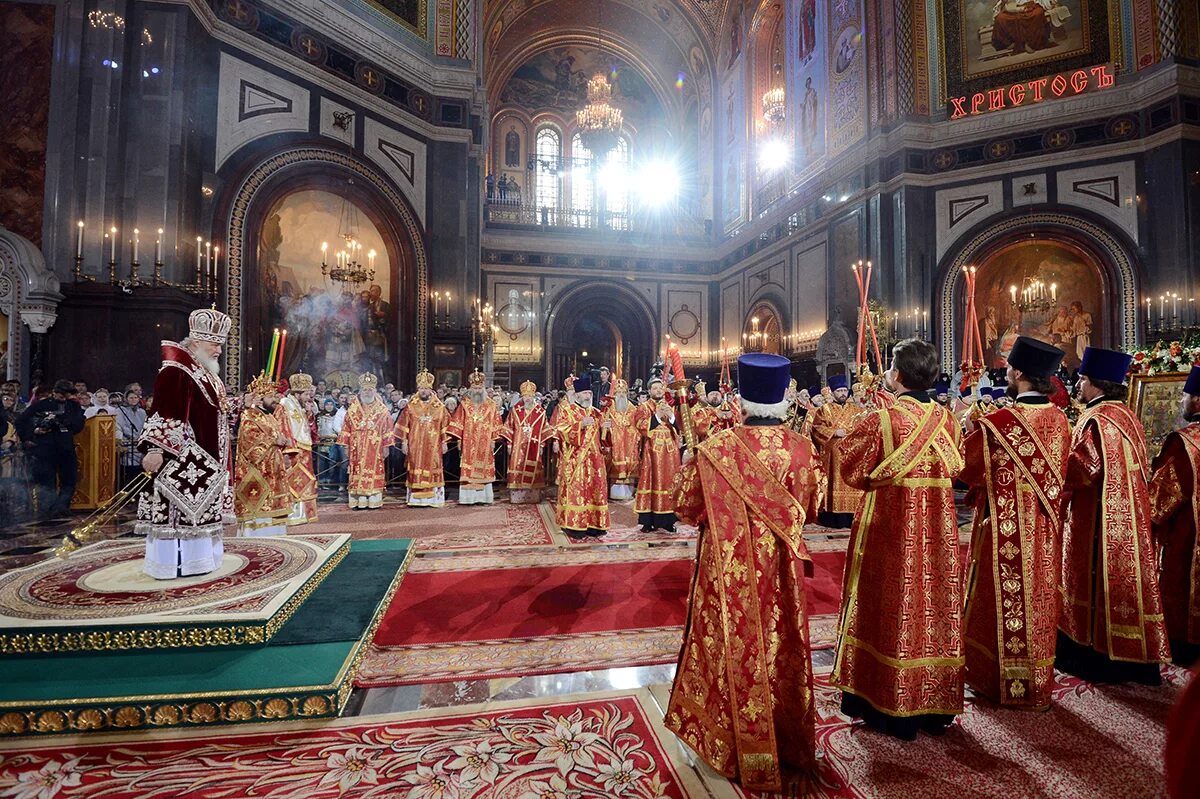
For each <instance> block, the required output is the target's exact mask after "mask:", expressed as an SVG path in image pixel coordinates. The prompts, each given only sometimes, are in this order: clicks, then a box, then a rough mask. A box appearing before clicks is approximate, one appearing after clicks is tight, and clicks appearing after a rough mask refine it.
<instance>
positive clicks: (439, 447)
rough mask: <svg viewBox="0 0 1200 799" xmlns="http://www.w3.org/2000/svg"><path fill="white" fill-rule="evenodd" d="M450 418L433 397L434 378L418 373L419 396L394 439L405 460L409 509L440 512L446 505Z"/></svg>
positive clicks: (399, 423) (412, 401)
mask: <svg viewBox="0 0 1200 799" xmlns="http://www.w3.org/2000/svg"><path fill="white" fill-rule="evenodd" d="M449 423H450V414H449V412H447V410H446V406H445V405H444V404H442V401H441V400H440V399H438V396H437V394H434V393H433V375H432V374H431V373H430V372H429V371H427V370H425V369H422V370H421V371H420V372H418V373H417V394H416V396H414V397H413V398H412V399H410V400H409V402H408V405H407V406H406V407H405V408H404V412H403V413H401V414H400V418H398V419H397V420H396V427H395V438H396V441H397V442H398V443H399V444H400V449H401V450H402V451H403V452H404V454H405V456H406V464H407V467H408V495H407V503H408V507H410V508H441V507H444V506H445V504H446V473H445V470H444V469H443V468H442V456H443V455H445V454H446V452H447V450H448V449H449V447H448V445H447V440H446V426H447V425H448V424H449Z"/></svg>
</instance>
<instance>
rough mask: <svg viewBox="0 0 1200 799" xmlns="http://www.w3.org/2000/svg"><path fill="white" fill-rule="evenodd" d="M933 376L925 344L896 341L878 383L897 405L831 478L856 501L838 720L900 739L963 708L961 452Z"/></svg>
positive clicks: (934, 729)
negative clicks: (957, 495)
mask: <svg viewBox="0 0 1200 799" xmlns="http://www.w3.org/2000/svg"><path fill="white" fill-rule="evenodd" d="M937 376H938V355H937V350H935V349H934V347H933V345H932V344H930V343H929V342H927V341H921V340H917V339H906V340H904V341H901V342H900V343H899V344H897V345H896V348H895V351H894V354H893V356H892V367H891V369H889V370H888V371H887V373H886V374H885V376H884V378H885V380H886V381H887V383H888V384H889V386H891V387H892V388H893V389H895V390H896V392H897V393H898V394H899V398H898V399H897V400H896V402H895V403H894V404H893V405H892V406H891V407H890V408H880V409H878V410H875V411H871V412H869V413H867V414H866V416H864V418H863V419H862V421H860V422H859V424H858V425H857V426H856V427H855V428H854V429H853V430H852V431H851V432H850V434H849V435H848V436H846V438H845V439H843V441H842V443H841V469H842V471H841V478H842V479H843V480H844V481H845V483H846V485H847V486H849V487H850V488H852V489H855V490H858V491H863V492H864V494H863V501H862V507H861V508H860V509H859V511H858V514H857V516H855V519H854V526H853V528H852V529H851V532H850V544H849V551H848V557H847V561H846V573H845V578H844V581H843V588H842V614H841V619H840V621H839V632H838V647H837V655H836V658H835V661H834V666H833V675H832V679H831V682H832V684H833V685H835V686H836V687H838V688H841V689H842V711H843V712H844V713H846V714H847V715H850V716H861V717H863V719H864V720H865V721H866V722H867V724H868V725H870V726H871V727H874V728H876V729H879V730H881V731H883V732H886V733H888V734H891V735H895V736H896V737H899V738H903V739H907V740H912V739H913V738H915V737H916V734H917V732H918V731H919V730H925V731H927V732H929V733H931V734H937V733H939V732H941V731H942V730H944V729H945V728H946V727H947V726H949V725H950V724H951V723H952V722H953V721H954V716H955V715H956V714H958V713H961V712H962V708H963V652H962V649H963V640H962V601H963V590H962V571H961V567H960V563H959V561H960V556H959V548H958V523H957V519H956V517H955V511H954V489H953V482H954V478H955V476H957V475H958V473H959V472H960V471H962V455H961V454H960V452H959V424H958V420H956V419H955V418H954V417H953V416H952V415H951V414H950V412H949V411H947V410H946V409H945V408H943V407H942V406H941V405H938V404H937V403H936V402H934V401H933V399H932V398H931V397H930V396H929V393H928V391H929V389H930V387H932V386H933V383H934V381H935V380H936V379H937Z"/></svg>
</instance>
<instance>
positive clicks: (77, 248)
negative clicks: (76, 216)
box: [75, 219, 83, 258]
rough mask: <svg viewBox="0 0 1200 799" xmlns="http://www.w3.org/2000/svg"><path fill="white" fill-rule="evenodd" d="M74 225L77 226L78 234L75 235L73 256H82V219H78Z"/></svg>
mask: <svg viewBox="0 0 1200 799" xmlns="http://www.w3.org/2000/svg"><path fill="white" fill-rule="evenodd" d="M76 225H77V226H78V230H79V235H78V236H76V237H75V257H76V258H82V257H83V220H82V219H80V220H79V221H78V222H77V223H76Z"/></svg>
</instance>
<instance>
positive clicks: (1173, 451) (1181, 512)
mask: <svg viewBox="0 0 1200 799" xmlns="http://www.w3.org/2000/svg"><path fill="white" fill-rule="evenodd" d="M1179 405H1180V408H1179V410H1180V415H1181V416H1182V418H1183V421H1184V426H1183V427H1181V428H1180V429H1178V430H1176V431H1175V432H1173V433H1171V434H1170V435H1168V436H1167V440H1166V441H1165V442H1163V448H1162V451H1161V452H1160V453H1159V454H1158V457H1157V458H1155V459H1154V477H1153V479H1151V481H1150V511H1151V515H1152V517H1153V520H1154V539H1155V541H1157V542H1158V544H1159V546H1160V547H1161V548H1162V556H1161V558H1160V559H1159V561H1160V562H1161V563H1162V575H1161V577H1160V581H1161V582H1160V586H1161V588H1162V602H1163V612H1164V614H1165V615H1166V617H1167V618H1166V622H1167V635H1168V636H1169V637H1170V641H1171V654H1172V655H1173V656H1174V658H1175V662H1176V663H1181V664H1184V665H1190V664H1192V663H1193V662H1195V661H1196V659H1197V658H1200V547H1197V545H1196V544H1197V540H1196V531H1197V530H1200V498H1198V497H1197V493H1200V366H1193V367H1192V371H1191V374H1189V375H1188V379H1187V383H1185V384H1184V387H1183V397H1182V399H1181V400H1180V403H1179Z"/></svg>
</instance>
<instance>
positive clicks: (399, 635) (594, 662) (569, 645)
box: [356, 548, 845, 687]
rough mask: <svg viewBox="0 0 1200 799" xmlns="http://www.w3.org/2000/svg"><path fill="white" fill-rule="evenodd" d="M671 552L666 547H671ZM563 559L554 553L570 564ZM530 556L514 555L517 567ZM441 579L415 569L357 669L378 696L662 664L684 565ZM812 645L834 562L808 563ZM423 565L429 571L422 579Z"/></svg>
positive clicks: (672, 652) (687, 562)
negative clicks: (397, 688) (392, 688)
mask: <svg viewBox="0 0 1200 799" xmlns="http://www.w3.org/2000/svg"><path fill="white" fill-rule="evenodd" d="M672 549H674V548H672ZM574 554H575V553H574V551H573V550H572V551H569V552H566V553H563V555H564V557H565V558H567V559H570V558H571V556H573V555H574ZM528 557H533V555H532V553H531V554H530V555H529V556H524V557H523V558H522V559H523V560H524V559H526V558H528ZM553 558H554V555H553V554H550V555H547V556H543V557H542V559H541V562H542V563H544V564H548V565H521V566H510V567H507V568H504V567H501V568H488V569H478V570H474V569H473V570H453V569H452V564H451V563H446V562H445V561H450V560H458V558H457V557H456V558H454V559H449V558H426V559H422V560H421V561H419V563H420V564H421V565H420V567H419V568H418V569H413V570H412V571H410V573H409V574H408V575H407V576H406V577H405V579H404V582H403V583H401V585H400V589H399V591H398V592H397V594H396V598H395V600H394V601H393V603H392V606H391V609H390V610H389V611H388V614H387V616H386V617H385V618H384V620H383V623H382V624H381V626H380V629H379V633H378V634H377V635H376V638H375V642H374V645H373V646H372V647H371V649H370V651H369V652H368V654H367V657H366V659H365V660H364V662H363V664H362V667H361V668H360V670H359V674H358V678H357V681H356V685H358V686H359V687H379V686H387V685H408V684H418V683H430V682H441V681H446V680H473V679H490V678H496V677H507V676H525V675H533V674H552V673H557V672H567V671H592V670H595V669H603V668H616V667H625V666H646V665H656V664H663V663H673V662H675V660H676V658H677V657H678V655H679V647H680V644H681V642H682V636H683V624H684V622H685V621H686V618H687V599H688V592H689V590H690V588H691V579H692V568H693V562H694V561H693V559H692V558H687V559H678V560H660V559H654V560H641V559H639V560H621V561H616V562H604V563H588V562H583V563H571V564H567V565H559V564H557V563H556V562H555V561H554V559H553ZM813 562H814V566H815V573H814V575H813V576H812V577H811V578H809V580H808V581H807V583H806V585H807V588H808V596H809V612H810V614H811V618H810V630H811V632H812V647H813V648H814V649H821V648H826V647H829V646H832V645H833V641H834V635H835V633H836V614H837V612H838V610H839V608H840V601H841V599H840V597H841V579H842V570H843V569H844V568H845V553H844V552H822V553H816V554H814V555H813ZM426 563H428V565H429V567H432V568H433V569H435V570H425V569H426V568H427V566H426Z"/></svg>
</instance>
